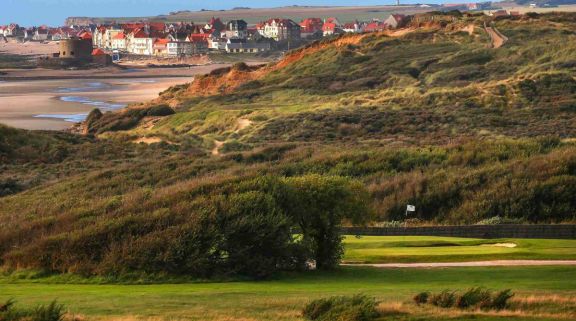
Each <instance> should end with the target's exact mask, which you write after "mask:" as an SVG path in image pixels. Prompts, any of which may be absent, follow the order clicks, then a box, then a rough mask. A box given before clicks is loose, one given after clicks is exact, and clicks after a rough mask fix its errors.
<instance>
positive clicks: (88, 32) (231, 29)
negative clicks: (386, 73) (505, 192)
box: [0, 2, 520, 65]
mask: <svg viewBox="0 0 576 321" xmlns="http://www.w3.org/2000/svg"><path fill="white" fill-rule="evenodd" d="M420 6H421V7H424V6H425V8H427V7H430V9H431V10H432V9H437V10H438V11H437V14H436V16H438V15H441V16H447V17H448V18H450V16H451V14H450V12H452V13H454V12H457V13H458V14H459V13H460V11H466V12H470V13H471V14H473V13H474V12H476V13H477V14H482V13H486V14H488V15H491V16H494V17H499V16H517V15H520V13H519V12H515V11H507V10H502V9H500V8H496V7H493V6H492V3H491V2H483V3H468V4H445V5H442V6H435V5H420ZM433 6H434V7H433ZM458 10H460V11H458ZM424 15H425V14H415V15H404V14H394V13H393V14H389V15H388V16H384V17H374V18H373V19H372V20H370V21H358V20H354V21H341V20H339V19H338V18H335V17H331V18H325V19H321V18H317V17H310V18H306V19H302V20H301V21H300V22H296V21H293V20H291V19H286V18H270V19H268V20H266V21H262V22H260V23H257V24H253V25H249V24H248V23H247V22H246V21H245V20H242V19H235V20H230V21H222V19H220V18H217V17H212V18H211V19H210V20H209V21H207V22H206V23H195V22H177V23H164V22H148V21H147V22H130V23H113V24H101V25H96V24H91V25H84V26H82V25H71V26H64V27H49V26H45V25H44V26H38V27H29V28H24V27H21V26H19V25H18V24H16V23H12V24H10V25H8V26H0V37H1V38H0V41H2V40H3V41H5V42H8V41H16V42H20V43H25V42H30V41H32V42H44V43H46V42H60V50H59V52H58V53H54V54H53V55H52V56H51V57H44V58H43V59H40V61H41V63H42V64H44V65H50V64H51V63H52V64H53V63H54V62H55V61H58V63H57V64H58V65H62V63H61V62H62V61H63V60H66V61H67V62H68V63H69V64H73V63H74V62H81V61H84V60H90V61H91V62H97V63H99V64H105V65H107V64H110V63H112V62H113V61H119V60H121V59H122V58H124V57H131V58H134V57H157V58H184V57H191V56H198V55H206V54H208V53H227V54H240V53H249V54H263V53H266V52H269V51H280V52H283V51H286V50H290V49H294V48H298V47H300V46H302V45H305V44H307V43H310V42H313V41H315V40H318V39H321V38H323V37H330V36H333V35H339V34H344V33H368V32H379V31H384V30H391V29H397V28H402V27H405V26H406V25H408V24H410V23H412V22H414V21H420V20H422V17H423V16H424ZM428 16H429V14H428ZM452 16H453V14H452ZM441 19H443V18H441Z"/></svg>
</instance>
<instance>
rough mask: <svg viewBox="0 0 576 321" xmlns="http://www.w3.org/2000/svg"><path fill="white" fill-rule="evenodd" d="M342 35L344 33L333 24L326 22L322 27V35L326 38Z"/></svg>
mask: <svg viewBox="0 0 576 321" xmlns="http://www.w3.org/2000/svg"><path fill="white" fill-rule="evenodd" d="M340 33H344V31H343V30H342V29H341V28H340V27H339V26H338V25H337V24H335V23H333V22H325V23H324V25H322V35H323V36H324V37H328V36H331V35H334V34H340Z"/></svg>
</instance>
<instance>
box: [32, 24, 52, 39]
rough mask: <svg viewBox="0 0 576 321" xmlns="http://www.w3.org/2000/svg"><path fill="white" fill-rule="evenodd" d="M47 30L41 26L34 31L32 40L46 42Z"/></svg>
mask: <svg viewBox="0 0 576 321" xmlns="http://www.w3.org/2000/svg"><path fill="white" fill-rule="evenodd" d="M48 34H49V33H48V28H47V27H46V26H42V27H40V28H38V29H36V30H35V31H34V35H33V36H32V40H36V41H46V40H48Z"/></svg>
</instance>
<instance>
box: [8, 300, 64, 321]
mask: <svg viewBox="0 0 576 321" xmlns="http://www.w3.org/2000/svg"><path fill="white" fill-rule="evenodd" d="M64 315H65V312H64V306H63V305H61V304H58V303H57V302H56V301H52V302H51V303H50V304H48V305H39V306H37V307H35V308H33V309H22V308H19V307H18V306H16V305H15V302H14V301H13V300H8V301H6V303H4V304H1V305H0V320H2V321H21V320H30V321H63V320H64Z"/></svg>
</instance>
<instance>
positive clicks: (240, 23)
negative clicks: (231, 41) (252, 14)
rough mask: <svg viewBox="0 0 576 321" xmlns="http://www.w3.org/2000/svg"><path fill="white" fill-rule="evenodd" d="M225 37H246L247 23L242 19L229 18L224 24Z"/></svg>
mask: <svg viewBox="0 0 576 321" xmlns="http://www.w3.org/2000/svg"><path fill="white" fill-rule="evenodd" d="M225 34H226V38H240V39H246V38H248V24H247V23H246V21H244V20H231V21H228V23H227V24H226V31H225Z"/></svg>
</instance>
